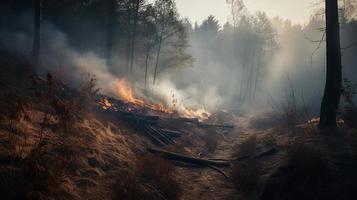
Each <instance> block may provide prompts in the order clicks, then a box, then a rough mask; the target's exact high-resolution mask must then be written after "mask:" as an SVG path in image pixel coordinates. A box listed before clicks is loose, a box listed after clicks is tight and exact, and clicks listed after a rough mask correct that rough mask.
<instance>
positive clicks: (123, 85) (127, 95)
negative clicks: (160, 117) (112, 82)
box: [116, 79, 173, 113]
mask: <svg viewBox="0 0 357 200" xmlns="http://www.w3.org/2000/svg"><path fill="white" fill-rule="evenodd" d="M116 89H117V94H118V96H119V98H120V99H122V100H123V101H126V102H128V103H131V104H134V105H136V106H140V107H147V108H149V109H151V110H156V111H160V112H165V113H173V110H172V109H170V108H168V107H166V106H165V105H164V104H163V103H159V104H153V103H150V102H146V101H144V100H142V99H138V98H136V97H134V95H133V90H132V88H131V87H130V85H129V83H128V82H126V81H125V80H123V79H122V80H118V81H117V84H116Z"/></svg>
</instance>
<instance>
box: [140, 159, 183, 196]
mask: <svg viewBox="0 0 357 200" xmlns="http://www.w3.org/2000/svg"><path fill="white" fill-rule="evenodd" d="M173 169H174V168H173V165H172V164H171V163H169V162H168V161H166V160H163V159H161V158H159V157H157V156H154V155H152V154H147V155H143V156H140V157H139V158H138V160H137V174H138V175H139V177H141V179H142V180H143V181H145V182H147V183H148V184H150V185H153V188H156V189H157V191H158V192H159V193H160V194H161V195H162V196H164V197H165V198H166V199H179V198H180V195H181V187H180V185H179V183H178V182H177V181H176V180H175V179H174V178H173V174H172V173H173Z"/></svg>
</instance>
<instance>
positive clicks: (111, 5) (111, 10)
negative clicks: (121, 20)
mask: <svg viewBox="0 0 357 200" xmlns="http://www.w3.org/2000/svg"><path fill="white" fill-rule="evenodd" d="M107 3H108V27H107V48H106V51H107V52H106V58H107V65H108V66H109V67H112V65H113V58H112V57H113V43H114V38H113V35H114V21H115V19H114V18H115V10H116V5H115V0H107Z"/></svg>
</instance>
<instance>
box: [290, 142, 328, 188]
mask: <svg viewBox="0 0 357 200" xmlns="http://www.w3.org/2000/svg"><path fill="white" fill-rule="evenodd" d="M287 156H288V161H289V164H290V166H291V167H292V173H291V176H292V179H296V180H299V181H302V182H304V183H312V182H318V183H324V182H326V181H328V180H329V179H330V178H331V170H330V163H329V161H328V158H327V157H326V155H325V154H324V152H323V151H322V150H321V149H320V148H318V147H317V146H314V145H312V144H308V143H306V142H304V141H301V140H296V141H292V142H290V143H289V144H288V146H287Z"/></svg>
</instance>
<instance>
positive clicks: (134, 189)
mask: <svg viewBox="0 0 357 200" xmlns="http://www.w3.org/2000/svg"><path fill="white" fill-rule="evenodd" d="M148 198H150V195H149V194H148V192H147V191H146V190H145V188H144V187H143V186H142V185H141V184H140V182H139V179H138V178H137V177H136V176H134V175H133V174H131V173H130V172H125V173H121V174H120V175H119V176H118V180H117V182H116V183H115V185H114V199H117V200H122V199H127V200H141V199H148Z"/></svg>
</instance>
